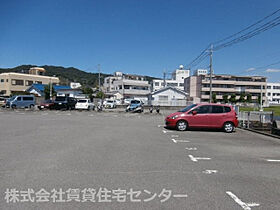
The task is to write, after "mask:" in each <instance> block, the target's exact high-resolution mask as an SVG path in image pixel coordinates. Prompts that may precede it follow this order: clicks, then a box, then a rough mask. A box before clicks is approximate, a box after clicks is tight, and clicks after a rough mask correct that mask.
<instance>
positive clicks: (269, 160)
mask: <svg viewBox="0 0 280 210" xmlns="http://www.w3.org/2000/svg"><path fill="white" fill-rule="evenodd" d="M266 161H268V162H280V160H273V159H267V160H266Z"/></svg>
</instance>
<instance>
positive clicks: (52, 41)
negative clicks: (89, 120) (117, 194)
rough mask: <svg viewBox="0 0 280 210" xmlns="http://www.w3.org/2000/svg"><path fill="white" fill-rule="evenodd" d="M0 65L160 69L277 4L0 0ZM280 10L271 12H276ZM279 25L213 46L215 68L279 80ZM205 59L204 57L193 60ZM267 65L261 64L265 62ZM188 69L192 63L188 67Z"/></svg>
mask: <svg viewBox="0 0 280 210" xmlns="http://www.w3.org/2000/svg"><path fill="white" fill-rule="evenodd" d="M0 3H1V4H0V5H1V7H0V27H1V28H0V29H1V32H0V67H2V68H11V67H15V66H18V65H23V64H33V65H38V66H40V65H56V66H64V67H76V68H79V69H81V70H84V71H87V72H97V66H98V64H100V66H101V71H102V72H104V73H113V72H115V71H123V72H124V73H131V74H142V75H149V76H155V77H163V71H164V70H165V71H167V72H171V71H173V70H174V69H176V68H177V67H178V66H179V65H180V64H183V65H184V66H187V65H188V64H189V63H190V62H191V61H192V60H193V59H194V58H195V57H196V56H198V55H199V54H200V53H201V51H202V50H203V49H205V47H206V46H207V45H208V44H210V43H212V42H214V41H217V40H220V39H223V38H224V37H227V36H229V35H231V34H234V33H236V32H238V31H240V30H242V29H243V28H245V27H247V26H249V25H251V24H253V23H255V22H256V21H258V20H260V19H262V18H263V17H265V16H266V15H269V14H270V13H272V12H273V11H275V10H277V9H279V8H280V1H278V0H266V1H264V0H234V1H232V0H213V1H208V0H172V1H171V0H63V1H62V0H48V1H43V0H12V1H6V0H0ZM279 15H280V13H278V16H279ZM279 35H280V25H279V26H278V27H274V28H273V29H271V30H268V31H266V32H263V33H261V34H259V35H258V36H255V37H253V38H251V39H249V40H246V41H244V42H241V43H238V44H236V45H233V46H231V47H227V48H223V49H221V50H219V51H216V52H215V51H214V53H213V69H214V72H215V73H216V74H237V75H263V76H266V77H267V78H268V80H269V81H271V82H280V63H279V64H278V65H273V66H269V67H268V68H259V67H263V66H267V65H268V64H271V63H276V62H278V61H280V49H279V46H280V39H279V37H280V36H279ZM208 66H209V59H208V58H207V59H206V60H204V61H203V62H202V63H201V64H199V65H198V66H196V68H205V67H208ZM267 69H268V70H267ZM191 70H195V68H194V69H191Z"/></svg>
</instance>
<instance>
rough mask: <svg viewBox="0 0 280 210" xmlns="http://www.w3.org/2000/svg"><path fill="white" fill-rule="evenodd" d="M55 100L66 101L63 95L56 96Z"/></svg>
mask: <svg viewBox="0 0 280 210" xmlns="http://www.w3.org/2000/svg"><path fill="white" fill-rule="evenodd" d="M55 100H56V101H66V98H65V97H57V98H56V99H55Z"/></svg>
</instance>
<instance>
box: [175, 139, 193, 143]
mask: <svg viewBox="0 0 280 210" xmlns="http://www.w3.org/2000/svg"><path fill="white" fill-rule="evenodd" d="M171 140H172V141H173V142H174V143H178V142H182V143H184V142H186V143H188V142H190V141H188V140H176V139H171Z"/></svg>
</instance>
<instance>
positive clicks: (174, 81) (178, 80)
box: [152, 65, 190, 92]
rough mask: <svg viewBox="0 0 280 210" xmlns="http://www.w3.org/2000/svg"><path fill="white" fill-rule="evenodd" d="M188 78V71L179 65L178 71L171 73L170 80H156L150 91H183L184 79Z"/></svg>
mask: <svg viewBox="0 0 280 210" xmlns="http://www.w3.org/2000/svg"><path fill="white" fill-rule="evenodd" d="M189 76H190V70H186V69H184V66H183V65H180V66H179V68H178V69H175V70H174V71H173V72H172V77H171V79H166V80H162V79H156V80H153V83H152V91H153V92H154V91H157V90H160V89H162V88H164V87H174V88H178V89H179V90H182V91H184V79H185V78H187V77H189Z"/></svg>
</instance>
